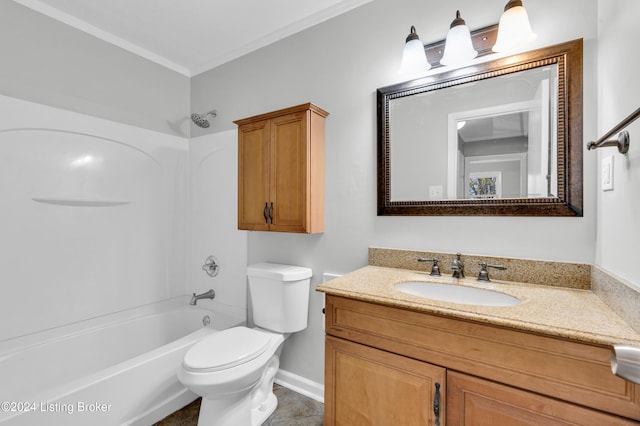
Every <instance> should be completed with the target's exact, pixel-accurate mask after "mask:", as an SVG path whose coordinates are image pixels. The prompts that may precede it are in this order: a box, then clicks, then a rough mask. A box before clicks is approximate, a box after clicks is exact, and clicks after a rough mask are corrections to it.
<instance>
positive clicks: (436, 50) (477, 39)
mask: <svg viewBox="0 0 640 426" xmlns="http://www.w3.org/2000/svg"><path fill="white" fill-rule="evenodd" d="M497 38H498V24H494V25H489V26H488V27H483V28H479V29H477V30H473V31H471V43H472V44H473V47H474V49H475V50H476V51H477V52H478V56H476V58H479V57H481V56H486V55H490V54H492V53H495V52H493V51H492V50H491V48H492V47H493V45H494V44H496V39H497ZM445 42H446V39H442V40H439V41H436V42H435V43H430V44H427V45H425V46H424V51H425V53H426V55H427V60H428V61H429V63H430V64H431V67H432V68H437V67H441V66H443V65H442V64H440V59H442V55H443V54H444V45H445Z"/></svg>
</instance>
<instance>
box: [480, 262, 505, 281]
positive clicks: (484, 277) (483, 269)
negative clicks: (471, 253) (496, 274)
mask: <svg viewBox="0 0 640 426" xmlns="http://www.w3.org/2000/svg"><path fill="white" fill-rule="evenodd" d="M478 265H480V272H479V273H478V281H491V280H490V279H489V272H488V271H487V268H494V269H499V270H501V271H505V270H506V269H507V267H506V266H502V265H490V264H488V263H487V262H485V261H484V260H483V261H482V262H480V263H478Z"/></svg>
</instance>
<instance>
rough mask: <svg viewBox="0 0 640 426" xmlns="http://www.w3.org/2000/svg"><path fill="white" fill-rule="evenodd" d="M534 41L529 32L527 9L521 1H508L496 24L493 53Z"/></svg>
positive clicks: (530, 31) (531, 31)
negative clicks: (496, 32) (496, 37)
mask: <svg viewBox="0 0 640 426" xmlns="http://www.w3.org/2000/svg"><path fill="white" fill-rule="evenodd" d="M535 39H536V34H535V33H534V32H533V30H531V24H530V23H529V15H528V14H527V9H525V8H524V6H523V5H522V0H509V2H508V3H507V5H506V6H505V7H504V13H503V14H502V16H501V17H500V23H499V24H498V39H497V41H496V44H495V45H494V46H493V51H494V52H498V53H501V52H507V51H509V50H513V49H517V48H520V47H522V46H524V45H525V44H527V43H530V42H532V41H533V40H535Z"/></svg>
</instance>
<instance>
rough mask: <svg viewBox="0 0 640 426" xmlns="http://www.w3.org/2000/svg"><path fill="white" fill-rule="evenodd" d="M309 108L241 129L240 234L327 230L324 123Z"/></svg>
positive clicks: (241, 124) (253, 120)
mask: <svg viewBox="0 0 640 426" xmlns="http://www.w3.org/2000/svg"><path fill="white" fill-rule="evenodd" d="M327 115H328V113H327V112H326V111H324V110H322V109H321V108H318V107H317V106H315V105H313V104H310V103H307V104H303V105H298V106H295V107H291V108H286V109H282V110H279V111H274V112H271V113H267V114H262V115H258V116H254V117H249V118H246V119H242V120H237V121H234V123H235V124H237V125H238V229H243V230H251V231H279V232H301V233H319V232H323V231H324V119H325V117H326V116H327Z"/></svg>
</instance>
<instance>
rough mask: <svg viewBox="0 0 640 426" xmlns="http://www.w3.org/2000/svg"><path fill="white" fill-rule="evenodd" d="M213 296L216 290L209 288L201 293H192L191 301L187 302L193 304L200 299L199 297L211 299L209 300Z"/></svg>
mask: <svg viewBox="0 0 640 426" xmlns="http://www.w3.org/2000/svg"><path fill="white" fill-rule="evenodd" d="M214 297H216V292H215V291H213V289H210V290H209V291H207V292H206V293H202V294H195V293H193V296H191V301H190V302H189V304H190V305H195V304H196V303H198V300H200V299H211V300H213V298H214Z"/></svg>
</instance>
